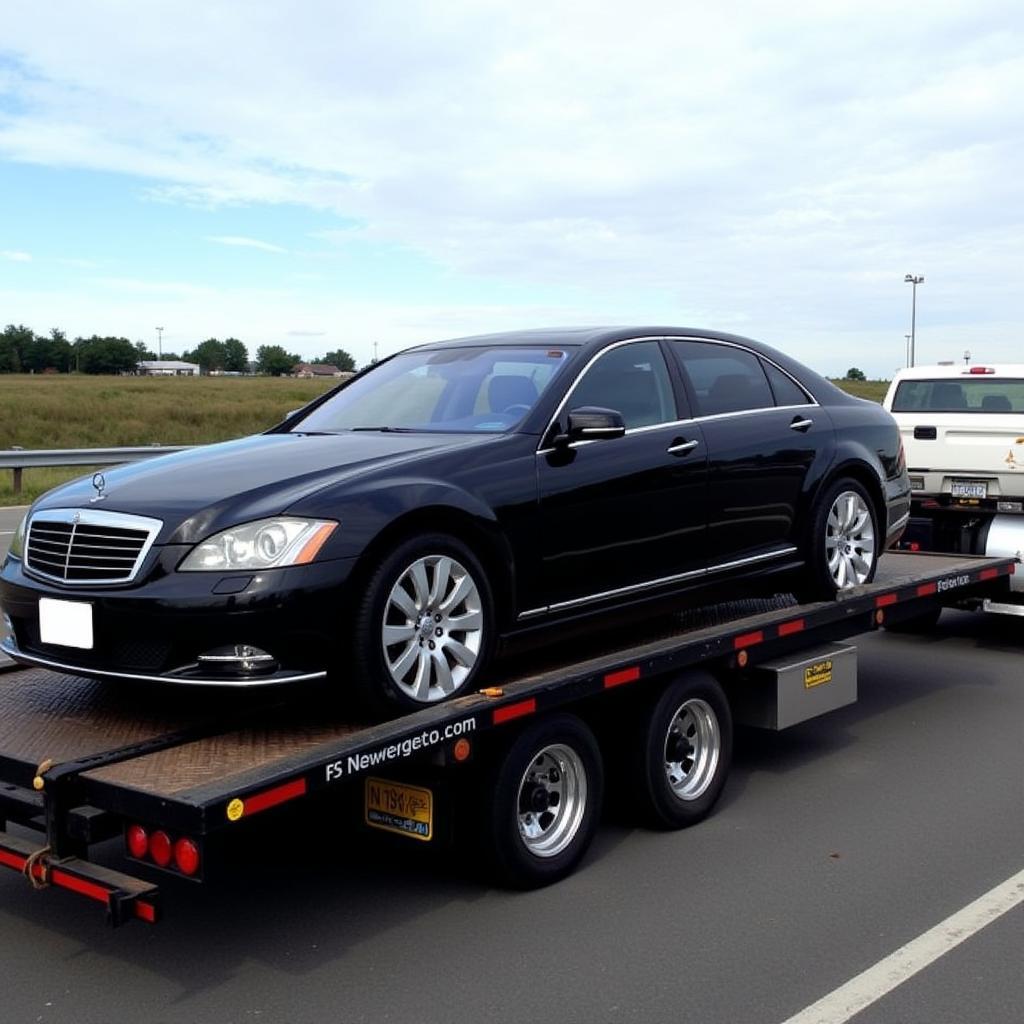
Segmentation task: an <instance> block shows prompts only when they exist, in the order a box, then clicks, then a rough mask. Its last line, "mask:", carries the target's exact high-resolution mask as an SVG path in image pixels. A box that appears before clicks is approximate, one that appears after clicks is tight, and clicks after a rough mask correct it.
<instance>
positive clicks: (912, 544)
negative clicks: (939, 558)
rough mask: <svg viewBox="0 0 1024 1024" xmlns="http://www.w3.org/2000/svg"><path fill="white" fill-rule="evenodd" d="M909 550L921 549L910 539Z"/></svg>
mask: <svg viewBox="0 0 1024 1024" xmlns="http://www.w3.org/2000/svg"><path fill="white" fill-rule="evenodd" d="M910 550H911V551H920V550H921V545H920V544H918V543H917V541H916V540H912V541H911V542H910Z"/></svg>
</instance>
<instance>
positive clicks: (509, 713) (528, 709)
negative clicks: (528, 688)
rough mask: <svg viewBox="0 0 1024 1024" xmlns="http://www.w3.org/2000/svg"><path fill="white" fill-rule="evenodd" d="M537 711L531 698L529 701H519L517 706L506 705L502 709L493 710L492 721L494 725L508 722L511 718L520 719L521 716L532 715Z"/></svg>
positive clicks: (535, 703)
mask: <svg viewBox="0 0 1024 1024" xmlns="http://www.w3.org/2000/svg"><path fill="white" fill-rule="evenodd" d="M536 710H537V701H536V700H535V699H534V698H533V697H531V698H530V699H529V700H521V701H520V702H519V703H518V704H508V705H506V706H505V707H503V708H495V709H494V712H493V721H494V724H495V725H501V723H502V722H509V721H511V720H512V719H513V718H522V717H523V715H532V714H533V713H534V711H536Z"/></svg>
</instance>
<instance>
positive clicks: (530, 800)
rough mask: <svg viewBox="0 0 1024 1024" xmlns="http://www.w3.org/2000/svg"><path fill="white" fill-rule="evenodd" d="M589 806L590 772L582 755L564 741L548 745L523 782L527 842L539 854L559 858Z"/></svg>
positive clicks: (521, 831)
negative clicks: (588, 777)
mask: <svg viewBox="0 0 1024 1024" xmlns="http://www.w3.org/2000/svg"><path fill="white" fill-rule="evenodd" d="M586 806H587V774H586V771H585V769H584V767H583V762H582V760H580V756H579V754H577V753H576V751H575V750H573V749H572V747H567V746H566V745H565V744H563V743H553V744H552V745H551V746H549V747H544V749H543V750H541V751H540V752H539V753H538V754H537V756H536V757H535V758H534V759H533V760H532V761H531V762H530V766H529V768H527V769H526V771H525V772H523V777H522V779H521V780H520V782H519V797H518V808H519V813H518V821H519V836H520V838H521V839H522V841H523V845H524V846H525V847H526V849H527V850H529V851H530V853H532V854H534V856H536V857H555V856H557V855H558V854H560V853H561V852H562V851H563V850H564V849H565V848H566V847H567V846H568V845H569V844H570V843H571V842H572V841H573V839H574V838H575V837H576V833H577V832H579V829H580V824H581V822H582V821H583V812H584V811H585V810H586Z"/></svg>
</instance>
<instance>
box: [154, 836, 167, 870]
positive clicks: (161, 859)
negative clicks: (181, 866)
mask: <svg viewBox="0 0 1024 1024" xmlns="http://www.w3.org/2000/svg"><path fill="white" fill-rule="evenodd" d="M149 855H150V857H152V858H153V862H154V863H155V864H158V865H159V866H160V867H162V868H165V867H167V865H168V864H170V863H171V837H170V836H169V835H168V834H167V833H166V832H154V833H153V835H152V836H150V839H149Z"/></svg>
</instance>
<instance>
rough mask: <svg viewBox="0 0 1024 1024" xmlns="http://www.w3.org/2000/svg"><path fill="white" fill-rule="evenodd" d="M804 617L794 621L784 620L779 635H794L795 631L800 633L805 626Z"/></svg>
mask: <svg viewBox="0 0 1024 1024" xmlns="http://www.w3.org/2000/svg"><path fill="white" fill-rule="evenodd" d="M804 625H805V623H804V620H803V619H794V620H793V621H792V622H784V623H783V624H782V625H781V626H779V636H792V635H793V634H794V633H799V632H800V631H801V630H802V629H803V628H804Z"/></svg>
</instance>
